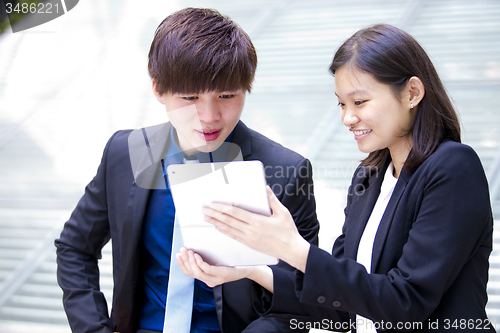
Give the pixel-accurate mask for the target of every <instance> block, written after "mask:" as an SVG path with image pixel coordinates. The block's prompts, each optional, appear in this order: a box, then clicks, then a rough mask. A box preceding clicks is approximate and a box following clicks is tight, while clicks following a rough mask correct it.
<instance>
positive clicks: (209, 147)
mask: <svg viewBox="0 0 500 333" xmlns="http://www.w3.org/2000/svg"><path fill="white" fill-rule="evenodd" d="M222 144H223V142H219V141H210V142H207V143H206V144H204V145H201V146H197V147H195V148H193V149H190V150H188V151H186V153H187V154H188V155H195V154H197V153H199V152H201V153H212V152H214V151H216V150H217V149H219V147H220V146H221V145H222Z"/></svg>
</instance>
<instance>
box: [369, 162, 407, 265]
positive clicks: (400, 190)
mask: <svg viewBox="0 0 500 333" xmlns="http://www.w3.org/2000/svg"><path fill="white" fill-rule="evenodd" d="M410 178H411V174H410V173H409V172H407V171H406V170H403V171H402V172H401V174H400V176H399V179H398V182H397V183H396V187H395V188H394V191H393V192H392V195H391V199H390V200H389V203H388V204H387V208H386V209H385V212H384V215H383V216H382V220H381V221H380V225H379V227H378V230H377V234H376V236H375V241H374V243H373V252H372V266H371V271H372V272H376V270H377V266H378V263H379V261H380V257H381V255H382V251H383V249H384V246H385V243H386V239H387V235H388V234H389V230H390V228H391V225H392V221H393V219H394V214H395V212H396V209H397V208H398V204H399V202H400V200H401V197H402V196H403V194H404V191H405V189H406V185H407V184H408V182H409V181H410Z"/></svg>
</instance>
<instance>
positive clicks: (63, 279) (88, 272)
mask: <svg viewBox="0 0 500 333" xmlns="http://www.w3.org/2000/svg"><path fill="white" fill-rule="evenodd" d="M112 140H113V137H112V138H111V139H110V140H109V142H108V144H107V145H106V148H105V149H104V154H103V157H102V160H101V164H100V166H99V168H98V171H97V175H96V176H95V177H94V179H93V180H92V181H91V182H90V183H89V184H88V185H87V187H86V189H85V193H84V195H83V197H82V198H81V199H80V201H79V202H78V204H77V206H76V208H75V210H74V211H73V213H72V214H71V217H70V219H69V220H68V221H67V222H66V223H65V225H64V228H63V230H62V232H61V236H60V237H59V238H58V239H56V240H55V246H56V248H57V280H58V283H59V286H60V287H61V288H62V290H63V305H64V309H65V311H66V315H67V317H68V321H69V324H70V326H71V329H72V331H73V332H79V333H80V332H100V333H109V332H112V331H113V323H112V321H111V319H110V318H109V315H108V308H107V303H106V299H105V297H104V294H103V293H102V292H101V291H100V286H99V268H98V263H97V262H98V259H100V258H101V250H102V248H103V247H104V245H105V244H106V243H107V242H108V241H109V239H110V227H109V222H108V209H107V199H106V163H107V156H108V150H109V146H110V143H111V141H112Z"/></svg>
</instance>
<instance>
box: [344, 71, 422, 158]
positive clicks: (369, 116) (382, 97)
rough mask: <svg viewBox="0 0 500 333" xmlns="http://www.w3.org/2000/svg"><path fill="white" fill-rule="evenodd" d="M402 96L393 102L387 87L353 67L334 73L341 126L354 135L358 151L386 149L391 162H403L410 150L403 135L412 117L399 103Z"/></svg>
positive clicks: (392, 94)
mask: <svg viewBox="0 0 500 333" xmlns="http://www.w3.org/2000/svg"><path fill="white" fill-rule="evenodd" d="M405 93H406V90H403V92H402V93H401V96H400V98H397V97H396V96H395V94H394V92H393V90H392V89H391V87H390V86H388V85H386V84H383V83H380V82H378V81H377V80H375V78H374V77H373V76H372V75H371V74H369V73H367V72H364V71H361V70H360V69H358V68H357V67H354V68H353V67H345V66H343V67H340V68H339V69H338V70H336V71H335V94H336V95H337V98H338V101H339V105H340V107H341V118H342V122H343V123H344V124H345V125H346V126H347V127H349V130H350V131H351V132H352V133H353V134H354V139H355V140H356V142H357V143H358V149H359V150H360V151H362V152H364V153H371V152H373V151H376V150H380V149H383V148H389V150H390V152H391V156H392V159H393V160H395V159H399V160H400V161H402V162H404V161H405V160H406V157H407V156H408V154H409V152H410V150H411V147H412V141H411V136H406V134H407V133H408V131H409V130H410V129H411V126H412V124H413V121H414V116H415V113H414V112H413V110H412V109H411V107H410V103H409V102H408V103H404V102H402V101H404V100H405V98H403V97H405V95H404V94H405ZM405 104H408V105H405Z"/></svg>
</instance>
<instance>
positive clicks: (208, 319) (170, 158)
mask: <svg viewBox="0 0 500 333" xmlns="http://www.w3.org/2000/svg"><path fill="white" fill-rule="evenodd" d="M232 136H233V133H231V134H230V135H229V137H228V138H227V139H226V142H230V141H231V139H232ZM176 138H177V135H176V131H175V129H174V128H173V127H172V130H171V132H170V145H169V148H168V153H167V156H166V158H165V168H166V167H167V166H168V165H170V164H179V163H181V161H182V157H183V156H184V154H183V153H182V150H181V149H180V148H179V146H178V144H177V140H176ZM227 152H228V149H227V146H226V145H222V146H221V148H219V149H217V150H216V151H214V152H213V153H198V154H196V155H195V156H196V157H197V158H198V160H199V161H200V162H202V163H203V162H217V161H225V160H226V158H227ZM166 183H167V189H166V191H165V190H152V191H151V195H150V197H149V202H148V207H147V212H146V217H145V221H144V226H143V231H142V251H141V257H140V258H141V267H142V283H141V285H140V287H139V301H140V302H141V306H140V308H139V328H140V329H147V330H152V331H160V332H161V331H163V323H164V320H165V303H166V299H167V289H168V277H169V269H170V260H171V256H172V238H173V229H174V219H175V207H174V203H173V200H172V194H171V192H170V188H169V186H168V182H166ZM216 332H220V326H219V321H218V319H217V313H216V310H215V302H214V295H213V290H212V288H210V287H208V286H207V285H206V284H205V283H203V282H201V281H199V280H195V283H194V298H193V315H192V321H191V333H216Z"/></svg>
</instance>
